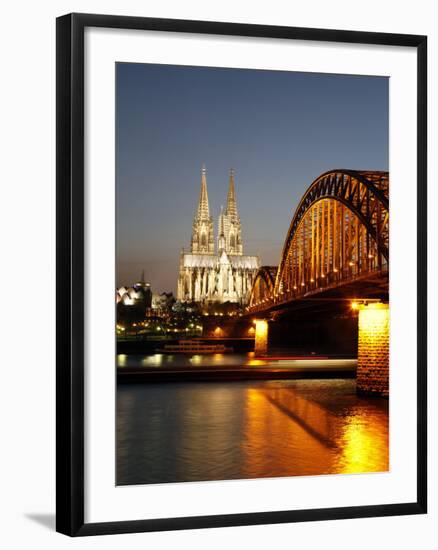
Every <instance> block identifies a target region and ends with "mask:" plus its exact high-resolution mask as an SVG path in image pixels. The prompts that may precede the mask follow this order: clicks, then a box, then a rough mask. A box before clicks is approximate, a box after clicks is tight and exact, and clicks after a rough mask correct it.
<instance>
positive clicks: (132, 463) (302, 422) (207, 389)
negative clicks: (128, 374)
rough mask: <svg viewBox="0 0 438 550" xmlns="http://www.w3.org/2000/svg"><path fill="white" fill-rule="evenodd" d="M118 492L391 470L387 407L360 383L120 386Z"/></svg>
mask: <svg viewBox="0 0 438 550" xmlns="http://www.w3.org/2000/svg"><path fill="white" fill-rule="evenodd" d="M117 397H118V399H117V483H118V484H120V485H127V484H144V483H165V482H183V481H206V480H226V479H247V478H260V477H278V476H299V475H316V474H340V473H360V472H382V471H387V470H388V467H389V463H388V401H387V400H385V399H380V398H365V397H358V396H357V395H356V391H355V381H354V380H351V379H350V380H343V379H341V380H339V379H338V380H286V381H285V380H277V381H245V382H188V383H159V384H122V385H120V386H119V387H118V395H117Z"/></svg>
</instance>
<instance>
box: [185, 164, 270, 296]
mask: <svg viewBox="0 0 438 550" xmlns="http://www.w3.org/2000/svg"><path fill="white" fill-rule="evenodd" d="M259 267H260V260H259V258H258V256H245V255H244V254H243V241H242V229H241V226H240V218H239V214H238V211H237V203H236V192H235V186H234V171H233V170H231V171H230V180H229V187H228V197H227V206H226V209H225V211H223V209H222V208H221V213H220V215H219V220H218V232H217V242H216V247H215V238H214V229H213V218H212V217H211V216H210V206H209V203H208V192H207V176H206V170H205V167H204V168H203V169H202V173H201V191H200V194H199V203H198V207H197V210H196V213H195V217H194V219H193V231H192V240H191V245H190V252H189V253H187V252H184V249H183V250H182V252H181V257H180V265H179V277H178V286H177V299H178V300H181V301H182V302H203V303H206V302H235V303H240V304H242V305H245V304H246V303H247V301H248V299H249V293H250V291H251V287H252V283H253V280H254V278H255V275H256V273H257V270H258V268H259Z"/></svg>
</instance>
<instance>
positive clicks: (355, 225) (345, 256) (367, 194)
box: [274, 169, 389, 296]
mask: <svg viewBox="0 0 438 550" xmlns="http://www.w3.org/2000/svg"><path fill="white" fill-rule="evenodd" d="M388 261H389V176H388V172H371V171H354V170H345V169H342V170H331V171H329V172H325V173H324V174H321V175H320V176H319V177H318V178H316V180H314V181H313V182H312V184H311V185H310V187H309V188H308V189H307V191H306V193H305V194H304V196H303V197H302V199H301V201H300V203H299V205H298V207H297V209H296V211H295V214H294V216H293V218H292V221H291V224H290V227H289V230H288V232H287V235H286V239H285V243H284V246H283V252H282V255H281V261H280V264H279V267H278V271H277V275H276V281H275V286H274V296H275V295H276V294H277V295H278V294H281V293H284V292H295V293H296V292H297V291H300V287H301V288H302V290H303V291H304V290H305V291H308V290H311V289H312V288H318V287H319V286H324V285H327V284H328V283H332V282H335V281H340V280H345V279H346V278H352V277H353V276H358V275H360V274H363V273H366V272H369V271H375V270H382V269H386V268H387V266H388Z"/></svg>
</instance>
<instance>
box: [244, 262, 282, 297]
mask: <svg viewBox="0 0 438 550" xmlns="http://www.w3.org/2000/svg"><path fill="white" fill-rule="evenodd" d="M276 275H277V266H266V265H265V266H262V267H260V268H259V270H258V271H257V273H256V276H255V278H254V282H253V285H252V288H251V293H250V296H249V304H250V305H253V304H256V303H257V304H259V303H263V302H264V301H267V300H269V299H270V298H271V297H272V295H273V293H274V287H275V277H276Z"/></svg>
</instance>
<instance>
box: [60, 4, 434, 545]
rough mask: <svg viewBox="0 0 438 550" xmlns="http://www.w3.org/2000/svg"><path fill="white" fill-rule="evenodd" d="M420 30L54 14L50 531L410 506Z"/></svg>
mask: <svg viewBox="0 0 438 550" xmlns="http://www.w3.org/2000/svg"><path fill="white" fill-rule="evenodd" d="M426 99H427V97H426V37H424V36H412V35H395V34H385V33H367V32H352V31H337V30H321V29H305V28H290V27H273V26H259V25H247V24H233V23H220V22H205V21H182V20H165V19H150V18H139V17H119V16H107V15H86V14H70V15H66V16H63V17H60V18H59V19H58V20H57V530H58V531H59V532H61V533H64V534H67V535H70V536H81V535H96V534H110V533H128V532H140V531H159V530H171V529H193V528H204V527H220V526H233V525H251V524H263V523H282V522H297V521H314V520H326V519H340V518H358V517H372V516H388V515H402V514H419V513H425V512H426V500H427V485H426Z"/></svg>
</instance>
